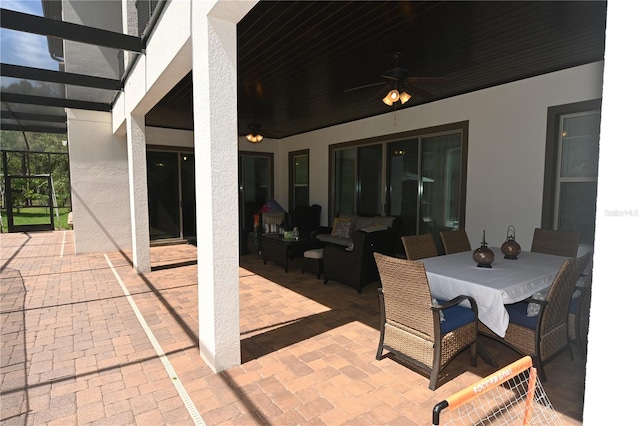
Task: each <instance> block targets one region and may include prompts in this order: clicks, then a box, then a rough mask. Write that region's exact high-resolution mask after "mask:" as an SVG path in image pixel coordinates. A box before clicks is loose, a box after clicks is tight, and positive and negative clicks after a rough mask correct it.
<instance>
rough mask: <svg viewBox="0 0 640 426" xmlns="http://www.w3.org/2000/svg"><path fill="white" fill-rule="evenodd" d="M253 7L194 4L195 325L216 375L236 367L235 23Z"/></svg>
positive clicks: (238, 321)
mask: <svg viewBox="0 0 640 426" xmlns="http://www.w3.org/2000/svg"><path fill="white" fill-rule="evenodd" d="M253 4H255V2H247V3H244V2H218V3H215V2H205V1H197V2H193V3H192V7H193V10H192V43H193V87H194V89H193V103H194V105H195V108H194V151H195V162H196V199H197V207H196V208H197V210H196V218H197V224H198V226H197V238H198V323H199V336H200V355H201V356H202V358H203V359H204V360H205V362H207V363H208V364H209V366H210V367H211V368H212V369H213V370H214V371H215V372H219V371H222V370H225V369H227V368H230V367H233V366H235V365H238V364H240V319H239V315H240V314H239V311H240V309H239V278H238V265H239V263H238V257H239V254H238V250H239V245H238V244H239V242H238V229H239V228H238V226H239V222H238V146H237V145H238V126H237V98H236V96H237V95H236V93H237V92H236V87H237V69H236V68H237V67H236V62H237V59H236V57H237V46H236V44H237V43H236V23H237V22H238V21H239V20H240V19H241V18H242V17H243V16H244V15H245V14H246V12H247V11H248V10H249V9H250V8H251V7H252V6H253ZM213 5H215V6H213Z"/></svg>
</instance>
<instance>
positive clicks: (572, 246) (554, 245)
mask: <svg viewBox="0 0 640 426" xmlns="http://www.w3.org/2000/svg"><path fill="white" fill-rule="evenodd" d="M579 245H580V231H565V230H558V229H541V228H536V229H535V230H534V231H533V242H532V243H531V251H532V252H536V253H546V254H554V255H556V256H564V257H576V256H577V255H578V246H579Z"/></svg>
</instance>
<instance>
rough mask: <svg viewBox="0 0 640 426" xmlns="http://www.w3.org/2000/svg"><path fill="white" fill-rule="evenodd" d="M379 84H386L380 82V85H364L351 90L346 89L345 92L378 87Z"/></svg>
mask: <svg viewBox="0 0 640 426" xmlns="http://www.w3.org/2000/svg"><path fill="white" fill-rule="evenodd" d="M381 84H387V83H385V82H380V83H371V84H365V85H364V86H358V87H352V88H351V89H346V90H345V92H352V91H354V90H360V89H366V88H367V87H375V86H380V85H381Z"/></svg>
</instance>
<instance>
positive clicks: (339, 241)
mask: <svg viewBox="0 0 640 426" xmlns="http://www.w3.org/2000/svg"><path fill="white" fill-rule="evenodd" d="M316 238H317V239H319V240H320V241H322V242H323V243H330V244H335V245H338V246H343V247H349V245H350V244H353V243H352V241H353V240H352V239H351V238H342V237H336V236H334V235H331V234H318V235H316Z"/></svg>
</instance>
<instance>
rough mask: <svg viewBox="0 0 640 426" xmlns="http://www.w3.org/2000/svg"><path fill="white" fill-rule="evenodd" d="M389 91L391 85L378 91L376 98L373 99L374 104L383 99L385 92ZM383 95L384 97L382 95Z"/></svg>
mask: <svg viewBox="0 0 640 426" xmlns="http://www.w3.org/2000/svg"><path fill="white" fill-rule="evenodd" d="M389 90H391V85H390V84H388V85H386V86H385V87H384V88H383V89H382V90H380V91H379V92H378V93H377V94H376V97H375V98H373V101H374V102H377V101H380V99H382V98H383V97H384V95H386V94H387V91H389ZM383 94H384V95H383Z"/></svg>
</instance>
